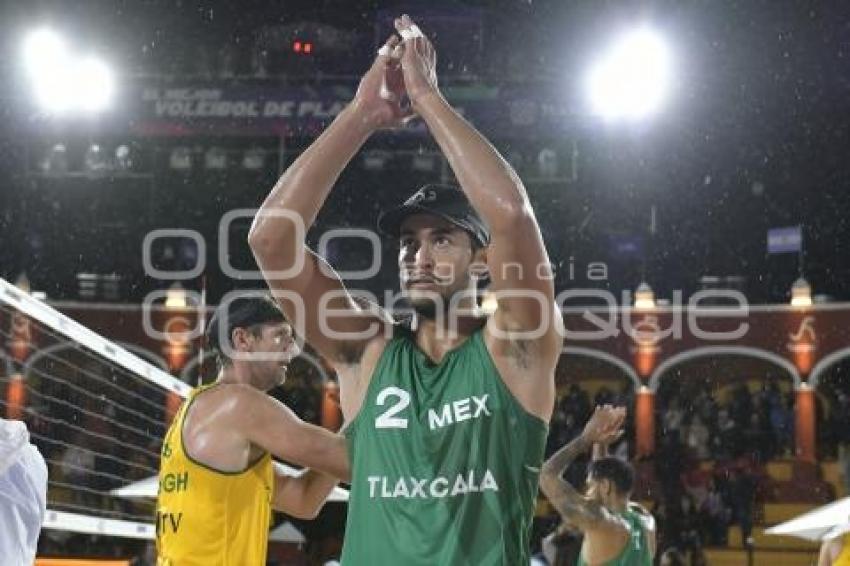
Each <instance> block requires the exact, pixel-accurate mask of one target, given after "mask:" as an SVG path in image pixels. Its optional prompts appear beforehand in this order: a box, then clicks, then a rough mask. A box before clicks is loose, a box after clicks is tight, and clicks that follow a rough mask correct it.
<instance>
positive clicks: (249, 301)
mask: <svg viewBox="0 0 850 566" xmlns="http://www.w3.org/2000/svg"><path fill="white" fill-rule="evenodd" d="M270 322H271V323H278V322H286V317H285V316H284V315H283V311H281V310H280V307H278V306H277V303H275V302H274V301H273V300H272V298H271V297H269V296H268V295H265V294H263V293H260V292H258V293H255V294H247V293H246V294H245V295H243V296H239V297H237V298H235V299H233V300H230V301H225V302H224V303H222V304H220V305H219V306H218V308H217V309H216V310H215V313H214V314H213V316H212V318H211V319H210V323H209V326H207V343H208V344H209V345H210V347H212V348H215V349H216V350H219V351H222V350H223V348H222V346H221V342H220V338H224V339H225V340H227V342H228V346H230V347H232V344H230V343H229V342H230V336H231V334H232V333H233V329H234V328H248V327H250V326H254V325H256V324H265V323H270ZM222 324H227V327H226V328H222V327H221V326H222Z"/></svg>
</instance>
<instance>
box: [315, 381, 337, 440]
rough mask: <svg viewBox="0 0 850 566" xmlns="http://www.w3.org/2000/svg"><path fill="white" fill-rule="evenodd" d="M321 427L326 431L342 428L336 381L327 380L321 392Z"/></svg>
mask: <svg viewBox="0 0 850 566" xmlns="http://www.w3.org/2000/svg"><path fill="white" fill-rule="evenodd" d="M320 414H321V419H322V426H323V427H325V428H326V429H328V430H333V431H337V430H339V427H341V426H342V410H341V409H340V407H339V385H337V382H336V381H333V380H330V379H329V380H327V381H326V382H325V386H324V388H323V390H322V406H321V413H320Z"/></svg>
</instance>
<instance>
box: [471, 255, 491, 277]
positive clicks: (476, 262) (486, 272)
mask: <svg viewBox="0 0 850 566" xmlns="http://www.w3.org/2000/svg"><path fill="white" fill-rule="evenodd" d="M469 274H470V275H471V276H472V277H473V278H475V279H476V280H478V281H481V280H482V279H490V268H489V267H488V266H487V248H478V249H477V250H475V252H473V254H472V263H471V264H470V265H469Z"/></svg>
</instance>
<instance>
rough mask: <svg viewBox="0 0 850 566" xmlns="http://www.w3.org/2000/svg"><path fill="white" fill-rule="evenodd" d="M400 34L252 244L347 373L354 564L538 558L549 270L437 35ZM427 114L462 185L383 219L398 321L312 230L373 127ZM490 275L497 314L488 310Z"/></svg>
mask: <svg viewBox="0 0 850 566" xmlns="http://www.w3.org/2000/svg"><path fill="white" fill-rule="evenodd" d="M395 27H396V30H397V32H398V36H396V35H393V36H392V37H391V38H390V39H389V40H388V41H387V43H386V44H385V45H384V46H383V47H382V48H381V50H380V51H379V52H378V56H377V58H376V59H375V62H374V63H373V65H372V67H371V68H370V69H369V71H367V72H366V74H365V75H364V76H363V78H362V80H361V82H360V86H359V88H358V90H357V94H356V95H355V97H354V100H353V101H352V102H351V104H349V105H348V107H347V108H345V109H344V110H343V111H342V112H341V113H340V114H339V115H338V116H337V117H336V119H335V120H334V121H333V123H332V124H331V125H330V126H329V127H328V128H327V129H326V130H325V131H324V133H323V134H322V135H321V136H320V137H319V138H318V139H317V140H316V141H315V142H314V143H313V144H312V145H311V146H310V147H309V148H308V149H307V150H306V151H305V152H304V153H302V154H301V156H299V158H298V159H297V160H296V161H295V162H294V163H293V164H292V165H291V166H290V167H289V169H288V170H287V171H286V172H285V173H284V175H283V176H282V177H281V179H280V180H279V181H278V183H277V184H276V185H275V187H274V188H273V189H272V191H271V193H270V194H269V196H268V197H267V198H266V200H265V202H264V203H263V206H262V208H261V209H260V210H259V212H258V213H257V216H256V218H255V220H254V225H253V226H252V228H251V233H250V235H249V243H250V245H251V248H252V250H253V252H254V256H255V257H256V259H257V262H258V264H259V266H260V268H261V269H262V270H263V273H264V276H265V277H266V280H267V281H268V283H269V286H270V287H271V289H272V290H273V292H274V294H275V295H276V296H278V300H279V302H280V304H281V306H282V307H283V309H284V311H285V312H286V315H287V318H288V319H289V320H290V321H292V322H293V324H295V325H296V330H297V331H298V333H299V334H301V335H303V336H305V338H306V339H307V341H309V343H310V344H311V345H313V346H314V347H315V348H316V349H317V350H318V351H319V352H320V353H321V354H322V355H323V356H324V357H325V358H326V359H327V360H329V362H330V363H332V364H333V366H334V368H335V369H336V371H337V373H338V374H339V376H340V388H341V403H342V410H343V413H344V414H345V417H346V420H347V421H348V422H349V423H350V424H349V428H348V430H347V433H346V434H347V437H348V439H349V442H350V444H349V447H350V458H351V466H352V491H351V498H350V501H349V511H348V522H347V526H346V537H345V546H344V549H343V554H342V563H343V564H344V565H345V566H358V565H363V566H373V565H379V566H380V565H384V564H393V565H395V564H404V565H406V566H419V565H422V566H425V565H427V566H433V565H441V564H446V565H448V564H451V565H465V564H469V565H475V566H487V565H497V564H498V565H503V564H504V565H517V564H528V562H529V544H528V542H529V541H528V539H529V534H530V525H531V519H532V514H533V507H534V501H535V498H536V494H537V484H538V476H539V471H540V469H539V468H540V465H541V462H542V460H543V450H544V444H545V438H546V434H547V423H548V421H549V418H550V416H551V413H552V408H553V404H554V397H555V388H554V368H555V364H556V363H557V360H558V356H559V355H560V351H561V346H562V338H561V334H560V333H559V332H558V328H559V324H560V322H561V319H560V315H559V312H558V310H557V308H556V305H555V298H554V285H553V277H552V271H551V266H550V263H549V258H548V255H547V253H546V249H545V247H544V245H543V240H542V237H541V234H540V229H539V227H538V225H537V221H536V219H535V216H534V212H533V211H532V208H531V205H530V203H529V200H528V196H527V194H526V191H525V188H524V187H523V185H522V182H521V181H520V179H519V177H518V176H517V174H516V172H515V171H514V170H513V169H512V168H511V166H510V165H509V164H508V163H507V162H506V161H505V160H504V159H503V158H502V157H501V155H499V153H498V152H497V151H496V150H495V148H493V146H492V145H491V144H490V143H489V142H488V141H487V140H486V139H484V138H483V137H482V136H481V134H480V133H479V132H478V131H477V130H476V129H475V128H474V127H473V126H472V125H471V124H469V123H468V122H466V121H465V120H464V119H463V118H462V117H461V115H460V114H459V113H458V112H457V111H456V110H455V109H453V108H452V107H451V106H450V105H449V104H448V103H447V102H446V100H445V99H444V98H443V96H442V94H441V92H440V90H439V88H438V86H437V78H436V56H435V52H434V48H433V47H432V45H431V42H430V41H428V39H426V38H425V37H424V35H423V34H422V32H421V31H420V30H419V28H418V27H417V26H416V25H415V24H414V23H413V22H412V21H411V20H410V18H408V17H407V16H403V17H402V18H399V19H397V20H396V21H395ZM399 36H400V37H399ZM405 97H406V98H407V99H408V100H409V101H410V104H411V107H410V108H404V107H402V105H401V102H400V101H402V100H404V99H405ZM414 113H415V114H417V115H418V116H419V117H421V118H422V120H423V121H424V122H425V124H426V126H427V127H428V130H429V132H430V133H431V135H432V136H433V137H434V139H435V140H436V142H437V144H438V145H439V146H440V148H441V150H442V152H443V154H444V155H445V156H446V158H447V160H448V162H449V164H450V165H451V167H452V169H453V171H454V173H455V176H456V177H457V179H458V182H459V184H460V188H459V189H456V188H453V187H447V186H433V185H432V186H426V187H423V188H422V189H420V190H419V191H417V192H416V193H415V194H414V195H413V196H412V197H411V198H409V199H408V200H407V201H406V202H405V203H404V204H403V205H401V206H400V207H398V208H395V209H393V210H390V211H388V212H387V213H385V214H384V215H383V216H382V217H381V219H380V222H379V224H380V228H381V229H382V230H383V231H384V232H386V233H390V234H392V235H394V236H396V237H397V238H398V242H399V254H398V269H399V278H400V285H401V289H402V292H403V293H404V295H405V296H406V298H407V299H408V300H409V302H410V304H411V306H412V307H413V311H414V316H413V320H412V321H411V324H409V325H400V324H397V323H396V322H395V321H394V320H392V319H391V318H390V317H389V316H388V315H387V314H386V313H385V312H383V311H382V310H381V309H379V308H378V307H377V306H375V305H371V304H368V305H367V304H364V303H363V302H362V301H359V300H357V301H356V300H354V298H353V297H352V295H351V294H350V293H349V292H348V291H347V290H346V289H345V287H344V286H343V283H342V282H341V280H340V278H339V276H338V275H337V274H336V273H335V272H334V271H333V270H332V269H331V268H330V267H329V266H328V265H327V263H325V262H324V261H323V260H322V259H321V258H319V257H318V256H317V255H315V254H314V253H313V252H311V251H310V250H309V249H307V248H306V246H305V242H304V233H305V232H306V230H305V226H304V225H307V226H309V225H310V224H312V223H313V221H314V220H315V218H316V215H317V214H318V213H319V210H320V209H321V207H322V205H323V203H324V201H325V199H326V198H327V196H328V194H329V193H330V191H331V189H332V187H333V185H334V183H335V181H336V179H337V178H338V176H339V174H340V173H341V171H342V170H343V169H344V168H345V166H346V164H347V163H348V162H349V161H350V160H351V159H352V157H353V156H354V155H355V154H356V152H357V151H358V150H359V149H360V147H361V146H362V145H363V144H364V143H365V142H366V140H367V139H368V138H369V137H370V136H371V134H373V133H374V132H376V131H377V130H379V129H382V128H388V127H397V126H400V125H402V124H403V123H404V122H405V121H406V120H407V119H409V118H410V117H411V116H412V115H413V114H414ZM365 191H366V188H365V187H364V193H365ZM366 198H368V196H367V195H365V194H364V199H366ZM299 222H303V224H300V225H299ZM485 277H486V278H488V279H489V281H490V290H491V291H492V292H493V294H494V296H495V297H496V299H497V303H498V308H497V309H496V311H495V313H494V314H492V315H491V316H486V315H484V314H482V313H481V311H480V310H479V309H477V308H476V305H475V292H474V291H475V289H476V287H477V282H478V281H479V280H481V279H483V278H485Z"/></svg>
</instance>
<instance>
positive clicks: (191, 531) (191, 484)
mask: <svg viewBox="0 0 850 566" xmlns="http://www.w3.org/2000/svg"><path fill="white" fill-rule="evenodd" d="M210 387H212V386H205V387H199V388H197V389H194V390H193V391H192V392H191V393H190V394H189V397H188V398H187V399H186V401H185V402H184V403H183V406H182V407H180V410H179V411H178V413H177V415H176V417H175V418H174V421H173V422H172V424H171V427H170V428H169V429H168V432H167V433H166V435H165V439H164V441H163V444H162V459H161V462H160V469H159V495H158V497H157V505H156V547H157V566H195V565H197V566H264V565H265V563H266V550H267V547H268V538H269V526H270V521H271V501H272V495H273V494H272V491H273V489H274V471H273V468H272V460H271V456H270V455H269V454H268V453H266V454H264V455H263V456H262V457H261V458H260V459H259V460H257V461H256V462H254V463H253V464H251V465H250V466H249V467H248V469H246V470H244V471H242V472H222V471H219V470H215V469H213V468H210V467H209V466H205V465H204V464H201V463H199V462H196V461H194V460H192V458H191V457H190V456H189V455H188V454H187V453H186V449H185V446H184V445H183V421H184V419H185V418H186V412H187V410H188V409H189V407H190V406H191V405H192V402H193V401H194V400H195V399H196V398H197V397H198V395H200V394H202V393H203V392H204V391H206V390H207V389H209V388H210Z"/></svg>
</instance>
